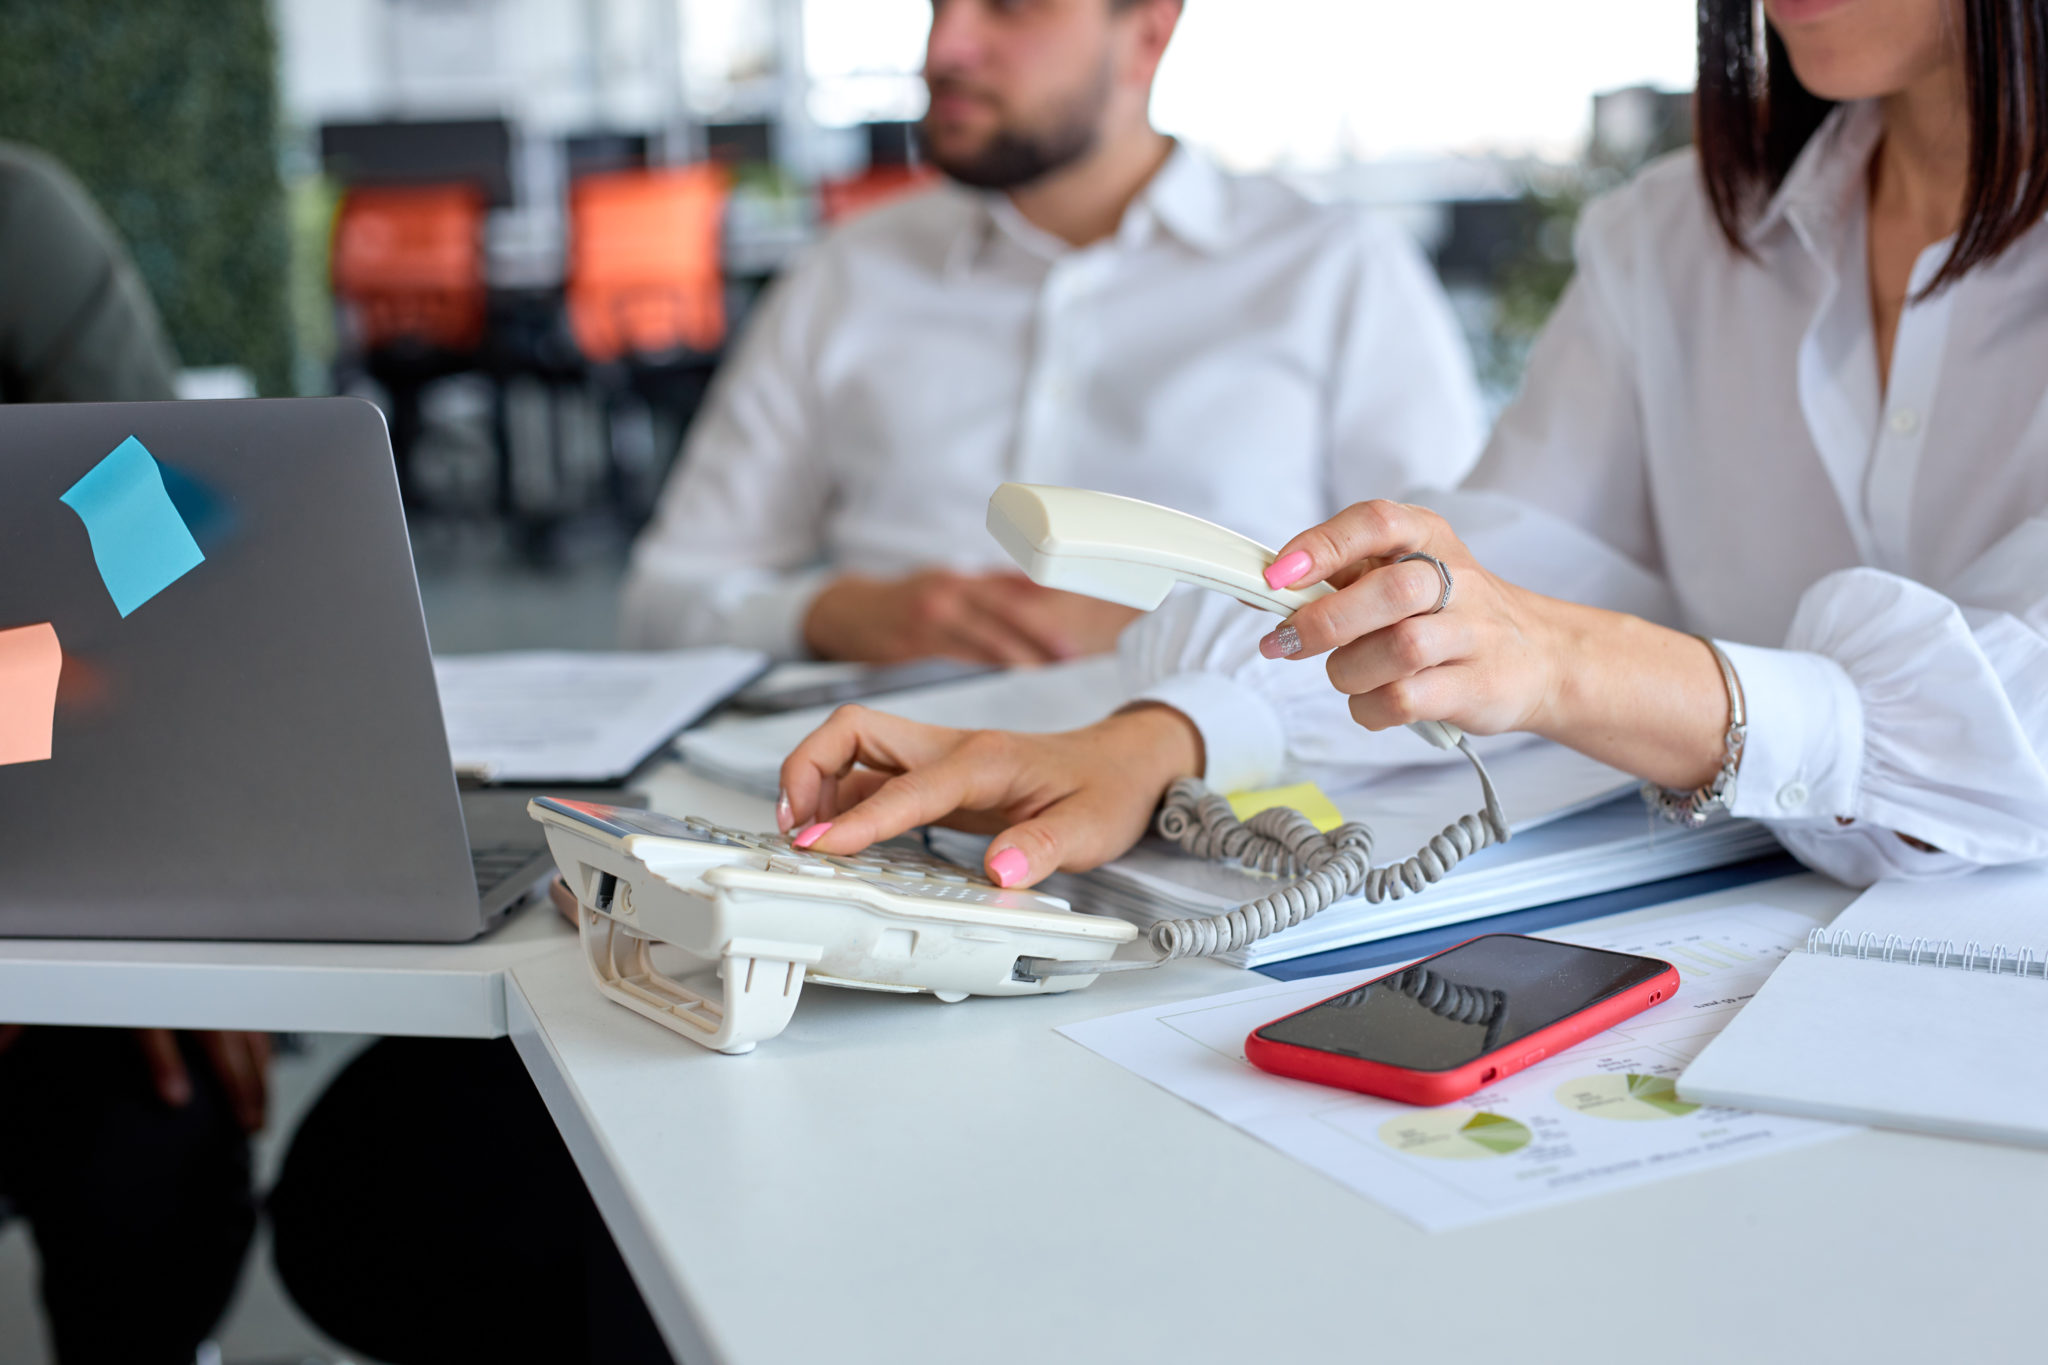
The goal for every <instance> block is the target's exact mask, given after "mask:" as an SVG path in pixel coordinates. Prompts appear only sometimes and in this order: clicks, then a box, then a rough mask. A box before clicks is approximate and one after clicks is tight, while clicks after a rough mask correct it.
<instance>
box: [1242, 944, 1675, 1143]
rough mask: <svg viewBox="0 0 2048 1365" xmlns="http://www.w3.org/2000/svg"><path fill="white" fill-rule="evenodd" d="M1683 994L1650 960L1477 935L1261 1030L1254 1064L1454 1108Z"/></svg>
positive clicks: (1249, 1044)
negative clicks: (1480, 1091) (1466, 1098)
mask: <svg viewBox="0 0 2048 1365" xmlns="http://www.w3.org/2000/svg"><path fill="white" fill-rule="evenodd" d="M1677 992H1678V969H1677V968H1675V967H1673V966H1672V965H1671V964H1670V963H1668V962H1660V961H1658V960H1657V959H1656V958H1654V957H1637V956H1635V955H1634V954H1632V953H1612V952H1608V951H1607V950H1605V949H1603V948H1581V947H1579V946H1578V945H1577V944H1572V943H1556V942H1553V941H1552V940H1550V939H1547V938H1529V937H1527V936H1525V935H1522V934H1482V935H1480V936H1479V937H1478V938H1472V939H1467V940H1465V941H1464V942H1463V943H1460V944H1459V945H1458V946H1457V947H1455V948H1446V949H1444V951H1442V952H1440V953H1437V954H1436V955H1434V956H1433V957H1425V958H1423V959H1422V960H1421V961H1420V962H1416V963H1413V964H1411V965H1409V966H1406V967H1403V968H1402V969H1401V970H1399V971H1396V972H1389V973H1388V974H1387V975H1385V976H1382V977H1378V978H1375V979H1374V980H1371V981H1368V982H1366V983H1365V984H1364V985H1361V986H1354V987H1352V988H1351V989H1350V990H1348V991H1345V992H1344V993H1343V994H1341V995H1333V996H1331V997H1330V998H1329V999H1328V1000H1322V1001H1318V1002H1317V1003H1315V1004H1313V1005H1310V1006H1308V1007H1307V1008H1306V1009H1299V1010H1296V1011H1295V1012H1294V1013H1292V1014H1289V1015H1284V1016H1282V1017H1281V1018H1278V1019H1275V1020H1274V1021H1273V1022H1272V1023H1270V1024H1261V1025H1260V1026H1259V1027H1258V1028H1255V1029H1253V1030H1252V1031H1251V1036H1249V1037H1248V1038H1246V1039H1245V1040H1244V1055H1245V1057H1246V1058H1247V1059H1248V1060H1250V1062H1251V1063H1252V1065H1254V1066H1256V1067H1258V1068H1260V1069H1261V1070H1264V1071H1270V1072H1272V1073H1274V1074H1275V1075H1278V1076H1294V1077H1297V1078H1298V1079H1301V1080H1304V1081H1316V1082H1318V1083H1320V1084H1323V1085H1335V1086H1341V1087H1343V1088H1344V1089H1346V1090H1362V1091H1364V1092H1365V1093H1366V1094H1368V1095H1383V1096H1385V1097H1386V1098H1387V1099H1390V1100H1403V1101H1405V1102H1407V1103H1409V1104H1447V1103H1449V1102H1450V1101H1452V1100H1455V1099H1461V1098H1463V1097H1464V1096H1466V1095H1469V1094H1471V1093H1472V1092H1473V1091H1475V1090H1477V1089H1478V1088H1479V1087H1480V1086H1482V1085H1488V1084H1491V1083H1492V1082H1494V1081H1497V1080H1499V1079H1500V1078H1501V1077H1503V1076H1512V1075H1514V1074H1515V1073H1516V1072H1517V1071H1520V1070H1521V1069H1522V1068H1523V1067H1525V1066H1529V1065H1530V1064H1532V1063H1534V1062H1538V1061H1541V1060H1542V1059H1543V1058H1545V1057H1547V1056H1549V1055H1550V1054H1551V1053H1553V1052H1556V1051H1558V1050H1560V1049H1562V1048H1567V1047H1570V1046H1571V1045H1572V1044H1573V1043H1576V1042H1579V1041H1580V1040H1581V1039H1585V1038H1590V1037H1591V1036H1592V1035H1594V1034H1596V1033H1598V1032H1600V1030H1602V1029H1606V1028H1612V1027H1613V1026H1614V1025H1616V1024H1618V1023H1620V1022H1621V1021H1622V1020H1624V1019H1626V1018H1628V1017H1629V1016H1630V1015H1632V1014H1638V1013H1640V1012H1641V1011H1643V1010H1646V1009H1648V1008H1649V1007H1650V1006H1652V1005H1654V1004H1656V1003H1657V1002H1658V1001H1660V1000H1669V999H1670V998H1671V997H1672V996H1673V995H1675V994H1676V993H1677Z"/></svg>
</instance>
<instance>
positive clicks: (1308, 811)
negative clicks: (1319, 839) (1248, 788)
mask: <svg viewBox="0 0 2048 1365" xmlns="http://www.w3.org/2000/svg"><path fill="white" fill-rule="evenodd" d="M1228 800H1229V801H1230V810H1231V813H1232V814H1234V815H1235V816H1237V818H1238V819H1240V820H1249V819H1251V818H1252V817H1253V816H1254V815H1257V814H1258V813H1259V812H1260V811H1262V810H1266V809H1267V808H1269V807H1272V806H1292V807H1294V808H1295V809H1296V810H1298V811H1300V812H1301V813H1302V814H1303V815H1306V816H1307V817H1308V822H1309V823H1310V824H1311V825H1314V826H1315V827H1316V828H1317V829H1319V830H1321V831H1323V833H1325V834H1328V833H1329V832H1330V831H1331V830H1333V829H1335V828H1337V826H1339V825H1341V824H1343V823H1344V816H1343V815H1342V813H1340V812H1339V811H1338V809H1337V803H1336V802H1334V801H1332V800H1331V799H1330V798H1329V797H1327V796H1325V795H1323V789H1322V788H1321V787H1318V786H1317V785H1316V784H1315V783H1313V782H1297V783H1295V784H1294V785H1293V786H1291V787H1268V788H1266V789H1265V790H1264V791H1255V792H1232V793H1231V794H1230V796H1229V798H1228Z"/></svg>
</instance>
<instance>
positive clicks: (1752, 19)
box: [1694, 0, 2048, 294]
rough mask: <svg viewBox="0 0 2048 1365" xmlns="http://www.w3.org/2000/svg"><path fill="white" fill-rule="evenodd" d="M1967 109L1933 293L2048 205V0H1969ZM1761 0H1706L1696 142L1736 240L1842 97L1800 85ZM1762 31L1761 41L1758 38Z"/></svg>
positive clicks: (1716, 204)
mask: <svg viewBox="0 0 2048 1365" xmlns="http://www.w3.org/2000/svg"><path fill="white" fill-rule="evenodd" d="M1960 8H1961V9H1962V12H1963V70H1964V78H1965V98H1966V99H1967V100H1968V102H1969V113H1970V174H1969V180H1968V183H1967V188H1966V189H1965V190H1964V192H1963V222H1962V227H1961V228H1960V230H1959V231H1958V232H1957V233H1956V241H1955V248H1954V249H1953V250H1952V251H1951V252H1950V253H1949V258H1948V261H1947V263H1946V264H1944V265H1943V266H1942V268H1941V273H1940V274H1939V275H1936V276H1935V277H1934V279H1933V280H1931V281H1930V282H1929V283H1928V286H1927V292H1928V293H1930V294H1932V293H1935V292H1936V291H1938V290H1941V289H1943V288H1945V287H1947V286H1948V285H1951V284H1953V283H1955V282H1956V281H1957V280H1959V279H1961V278H1962V277H1963V276H1964V275H1966V274H1968V273H1969V272H1970V271H1972V270H1974V269H1976V268H1977V267H1978V266H1980V265H1983V264H1984V263H1985V262H1987V261H1990V260H1993V259H1995V258H1996V257H1997V256H1998V255H1999V253H2001V252H2003V251H2004V250H2005V249H2006V248H2007V247H2009V246H2011V245H2012V244H2013V243H2014V242H2015V241H2017V240H2018V239H2019V238H2020V236H2021V235H2022V234H2023V233H2025V232H2026V231H2027V230H2028V229H2029V228H2031V227H2033V226H2034V225H2035V224H2036V223H2038V222H2040V221H2041V218H2042V216H2043V215H2044V214H2048V0H1961V4H1960ZM1760 22H1763V19H1762V14H1761V12H1760V7H1759V6H1758V5H1757V4H1756V3H1755V0H1699V37H1700V70H1699V89H1698V92H1697V94H1696V95H1695V102H1696V103H1695V112H1694V121H1695V123H1696V125H1697V126H1696V128H1695V131H1694V143H1695V145H1696V146H1697V147H1698V149H1699V161H1700V178H1701V179H1702V180H1703V181H1704V182H1705V185H1706V191H1707V201H1708V202H1709V203H1710V204H1712V205H1713V208H1714V217H1715V218H1716V219H1717V220H1719V222H1720V224H1721V231H1722V233H1723V234H1725V235H1726V236H1727V238H1728V241H1729V244H1730V245H1731V246H1733V247H1734V248H1735V249H1736V250H1737V251H1739V252H1742V253H1743V254H1744V255H1747V254H1749V247H1748V244H1747V243H1746V242H1745V241H1744V240H1743V232H1744V229H1745V228H1746V227H1747V226H1748V223H1749V221H1750V220H1751V218H1752V217H1753V216H1754V215H1755V214H1756V212H1758V211H1759V210H1760V209H1761V208H1762V206H1763V203H1764V201H1765V200H1767V199H1768V198H1769V197H1770V196H1771V195H1772V194H1773V193H1775V192H1776V191H1777V188H1778V186H1779V185H1781V184H1783V183H1784V180H1785V175H1786V172H1788V171H1790V170H1791V169H1792V163H1793V161H1794V160H1796V159H1797V158H1798V156H1799V153H1800V151H1801V149H1803V148H1804V147H1805V146H1806V144H1807V141H1808V140H1809V139H1810V138H1812V136H1813V134H1814V132H1815V130H1817V129H1818V128H1819V127H1820V125H1821V122H1822V120H1824V119H1825V118H1826V117H1827V116H1828V111H1829V110H1831V109H1833V108H1834V102H1833V101H1831V100H1824V99H1822V98H1821V97H1820V96H1818V95H1816V94H1814V93H1813V92H1812V91H1811V90H1808V89H1807V88H1806V87H1805V86H1803V85H1801V84H1800V83H1799V77H1798V76H1797V75H1795V74H1794V73H1793V70H1792V63H1791V61H1790V60H1789V59H1788V58H1787V57H1786V55H1785V44H1784V43H1783V41H1782V40H1780V39H1779V37H1778V34H1777V31H1776V30H1775V29H1771V28H1770V27H1769V26H1768V24H1767V23H1765V32H1764V33H1763V34H1761V35H1759V34H1758V32H1757V26H1758V24H1759V23H1760ZM1759 38H1761V41H1759Z"/></svg>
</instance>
